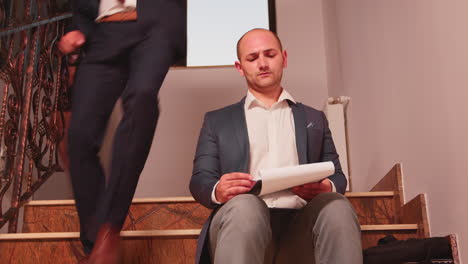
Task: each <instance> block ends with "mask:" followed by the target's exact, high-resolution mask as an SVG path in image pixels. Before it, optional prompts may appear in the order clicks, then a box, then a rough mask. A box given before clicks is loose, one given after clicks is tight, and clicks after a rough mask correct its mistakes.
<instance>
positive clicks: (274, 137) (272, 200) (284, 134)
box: [211, 89, 307, 208]
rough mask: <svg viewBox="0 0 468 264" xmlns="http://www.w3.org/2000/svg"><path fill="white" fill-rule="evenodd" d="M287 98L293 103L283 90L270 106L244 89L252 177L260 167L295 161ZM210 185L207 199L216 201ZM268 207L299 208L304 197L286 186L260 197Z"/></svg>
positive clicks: (285, 165) (292, 131) (293, 130)
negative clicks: (209, 197) (210, 190)
mask: <svg viewBox="0 0 468 264" xmlns="http://www.w3.org/2000/svg"><path fill="white" fill-rule="evenodd" d="M287 100H289V101H291V102H292V103H296V101H294V99H293V98H292V96H291V95H290V94H289V93H288V92H287V91H286V90H284V89H283V91H282V92H281V95H280V97H279V98H278V101H277V102H276V103H274V104H273V105H272V106H271V107H270V108H268V106H266V105H265V104H264V103H262V102H261V101H260V100H258V99H257V98H255V96H254V95H253V94H252V93H251V92H250V91H248V92H247V96H246V98H245V105H244V110H245V118H246V121H247V130H248V134H249V145H250V160H249V172H250V174H251V175H252V176H255V175H256V174H257V172H258V171H259V170H260V169H269V168H281V167H288V166H295V165H298V164H299V160H298V156H297V147H296V134H295V126H294V117H293V114H292V110H291V108H290V107H289V104H288V102H287ZM217 185H218V184H216V185H215V186H214V188H213V192H212V195H211V199H212V201H213V202H214V203H217V204H219V202H218V201H217V200H216V196H215V189H216V186H217ZM261 198H262V199H263V200H264V201H265V203H266V204H267V205H268V207H270V208H302V207H303V206H304V205H306V204H307V202H306V201H305V200H303V199H302V198H300V197H299V196H297V195H295V194H294V193H293V192H292V191H291V190H290V189H288V190H283V191H279V192H275V193H272V194H268V195H264V196H262V197H261Z"/></svg>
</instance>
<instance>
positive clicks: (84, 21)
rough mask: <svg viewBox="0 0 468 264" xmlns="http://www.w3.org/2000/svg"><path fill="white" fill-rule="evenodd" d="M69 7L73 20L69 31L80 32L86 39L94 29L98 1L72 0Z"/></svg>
mask: <svg viewBox="0 0 468 264" xmlns="http://www.w3.org/2000/svg"><path fill="white" fill-rule="evenodd" d="M71 7H72V12H73V18H72V25H71V27H70V29H73V30H80V31H81V32H82V33H83V34H84V35H85V36H86V38H87V39H88V38H89V37H90V36H91V34H92V33H93V31H94V29H95V27H96V22H95V21H94V19H95V18H96V17H97V14H98V11H99V1H98V0H72V1H71ZM69 31H71V30H69Z"/></svg>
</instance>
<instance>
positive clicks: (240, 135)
mask: <svg viewBox="0 0 468 264" xmlns="http://www.w3.org/2000/svg"><path fill="white" fill-rule="evenodd" d="M244 103H245V97H244V98H242V100H241V101H240V102H239V103H237V104H236V105H235V107H234V111H233V112H232V122H231V124H232V125H233V131H234V132H235V135H236V138H237V142H238V146H239V153H240V155H242V156H243V157H245V158H242V159H240V160H243V164H241V167H240V168H239V169H241V170H242V171H243V172H248V169H249V168H248V165H249V160H250V145H249V134H248V132H247V122H246V120H245V111H244Z"/></svg>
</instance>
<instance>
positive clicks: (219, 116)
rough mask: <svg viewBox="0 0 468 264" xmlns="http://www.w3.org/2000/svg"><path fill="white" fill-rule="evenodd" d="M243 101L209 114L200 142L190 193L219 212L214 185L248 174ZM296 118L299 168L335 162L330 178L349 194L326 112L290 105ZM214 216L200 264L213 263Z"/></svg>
mask: <svg viewBox="0 0 468 264" xmlns="http://www.w3.org/2000/svg"><path fill="white" fill-rule="evenodd" d="M244 101H245V98H243V99H242V100H241V101H240V102H239V103H236V104H233V105H230V106H227V107H224V108H222V109H219V110H216V111H212V112H208V113H207V114H206V115H205V120H204V123H203V127H202V129H201V132H200V137H199V139H198V145H197V150H196V153H195V159H194V166H193V173H192V178H191V181H190V192H191V193H192V195H193V197H194V198H195V200H197V201H198V202H199V203H201V204H202V205H204V206H206V207H208V208H211V209H215V210H214V211H213V213H212V215H213V214H214V213H215V212H216V209H217V208H219V207H220V206H221V205H218V204H215V203H213V202H212V201H211V193H212V191H213V187H214V185H215V184H216V183H217V182H218V180H219V178H220V177H221V176H222V175H223V174H225V173H231V172H246V173H247V172H248V168H249V166H248V165H249V137H248V132H247V124H246V120H245V112H244ZM288 103H289V105H290V107H291V109H292V113H293V116H294V124H295V130H296V147H297V155H298V158H299V164H306V163H315V162H322V161H332V162H333V163H334V164H335V174H333V175H331V176H330V177H328V178H329V179H330V180H331V181H332V182H333V184H334V185H335V187H336V191H337V192H339V193H342V194H343V193H344V192H345V191H346V185H347V181H346V177H345V175H344V174H343V171H342V170H341V165H340V161H339V159H338V154H337V153H336V149H335V145H334V143H333V139H332V136H331V132H330V129H329V128H328V121H327V119H326V117H325V115H324V113H323V112H321V111H318V110H315V109H313V108H311V107H308V106H305V105H303V104H301V103H293V102H291V101H288ZM210 221H211V216H210V218H209V219H208V221H207V223H205V225H204V227H203V229H202V232H201V234H200V237H199V240H198V248H197V257H196V263H210V257H209V254H208V252H209V250H208V247H207V244H208V243H205V242H206V241H207V232H208V228H209V224H210Z"/></svg>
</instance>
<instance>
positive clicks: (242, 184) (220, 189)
mask: <svg viewBox="0 0 468 264" xmlns="http://www.w3.org/2000/svg"><path fill="white" fill-rule="evenodd" d="M254 185H255V181H253V180H252V176H251V175H250V174H247V173H241V172H232V173H227V174H224V175H223V176H221V179H219V183H218V185H216V191H215V195H216V200H218V202H220V203H226V202H227V201H229V200H231V199H232V198H233V197H234V196H236V195H238V194H243V193H246V192H248V191H250V190H251V189H252V187H253V186H254Z"/></svg>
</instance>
